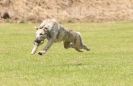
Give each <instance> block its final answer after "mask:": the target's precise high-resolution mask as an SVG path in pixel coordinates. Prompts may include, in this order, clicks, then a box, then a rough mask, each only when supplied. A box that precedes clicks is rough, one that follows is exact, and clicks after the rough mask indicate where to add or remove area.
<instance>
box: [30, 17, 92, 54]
mask: <svg viewBox="0 0 133 86" xmlns="http://www.w3.org/2000/svg"><path fill="white" fill-rule="evenodd" d="M36 29H37V31H36V39H35V41H34V47H33V49H32V52H31V54H35V53H36V51H37V48H38V46H39V45H41V44H42V43H43V41H44V40H45V39H47V40H48V43H47V44H46V46H45V47H44V48H43V50H42V51H39V52H38V54H39V55H43V54H45V53H46V52H47V51H48V49H49V48H50V47H51V46H52V44H53V43H54V42H60V41H63V43H64V48H66V49H67V48H74V49H75V50H77V51H78V52H82V50H81V49H85V50H87V51H89V50H90V49H89V48H87V46H86V45H85V44H84V43H83V41H82V38H81V35H80V33H79V32H75V31H72V30H67V29H65V28H64V27H63V26H62V25H60V24H59V23H58V22H57V21H56V20H50V19H47V20H44V21H43V22H42V23H41V24H40V26H39V27H36Z"/></svg>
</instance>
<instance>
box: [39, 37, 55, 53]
mask: <svg viewBox="0 0 133 86" xmlns="http://www.w3.org/2000/svg"><path fill="white" fill-rule="evenodd" d="M53 42H54V40H53V39H50V40H48V43H47V44H46V46H45V47H44V49H43V50H42V51H40V52H38V54H39V55H43V54H45V53H46V52H47V50H48V49H49V48H50V47H51V46H52V44H53Z"/></svg>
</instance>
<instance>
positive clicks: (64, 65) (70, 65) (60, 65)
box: [46, 63, 89, 67]
mask: <svg viewBox="0 0 133 86" xmlns="http://www.w3.org/2000/svg"><path fill="white" fill-rule="evenodd" d="M85 65H89V64H86V63H66V64H55V65H54V64H51V65H46V66H47V67H72V66H75V67H78V66H85Z"/></svg>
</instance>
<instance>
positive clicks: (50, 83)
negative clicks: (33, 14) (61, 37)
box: [0, 22, 133, 86]
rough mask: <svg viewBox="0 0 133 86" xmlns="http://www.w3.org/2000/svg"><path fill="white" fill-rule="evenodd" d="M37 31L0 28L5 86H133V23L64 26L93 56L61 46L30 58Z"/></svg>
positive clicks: (0, 85)
mask: <svg viewBox="0 0 133 86" xmlns="http://www.w3.org/2000/svg"><path fill="white" fill-rule="evenodd" d="M34 26H35V24H0V86H133V47H132V45H133V23H132V22H120V23H76V24H65V26H66V27H69V28H72V29H73V30H76V31H79V32H81V33H82V37H83V39H84V42H85V43H86V44H87V45H88V46H89V47H90V48H91V51H89V52H83V53H79V52H76V51H75V50H74V49H67V50H66V49H64V48H63V44H62V43H56V44H54V45H53V46H52V47H51V49H50V50H49V52H48V53H47V54H46V55H44V56H39V55H37V54H36V55H30V52H31V49H32V43H33V40H34V33H35V29H34V28H33V27H34ZM43 46H44V45H43ZM41 48H43V47H40V49H41Z"/></svg>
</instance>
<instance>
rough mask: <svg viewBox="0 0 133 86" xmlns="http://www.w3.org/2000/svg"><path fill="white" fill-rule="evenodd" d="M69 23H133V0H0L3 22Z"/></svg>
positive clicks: (0, 17) (1, 19)
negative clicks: (53, 21)
mask: <svg viewBox="0 0 133 86" xmlns="http://www.w3.org/2000/svg"><path fill="white" fill-rule="evenodd" d="M46 18H55V19H58V20H59V21H66V22H79V21H80V22H101V21H120V20H133V0H0V21H7V20H8V21H10V22H14V21H15V22H28V21H30V22H40V21H42V20H43V19H46Z"/></svg>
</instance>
